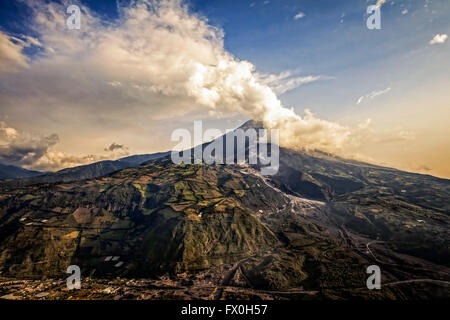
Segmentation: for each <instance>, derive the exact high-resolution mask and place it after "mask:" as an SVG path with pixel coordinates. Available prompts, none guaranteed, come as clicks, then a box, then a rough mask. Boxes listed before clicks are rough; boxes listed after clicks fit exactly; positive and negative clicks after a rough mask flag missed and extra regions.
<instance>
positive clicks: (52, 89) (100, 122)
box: [0, 0, 450, 178]
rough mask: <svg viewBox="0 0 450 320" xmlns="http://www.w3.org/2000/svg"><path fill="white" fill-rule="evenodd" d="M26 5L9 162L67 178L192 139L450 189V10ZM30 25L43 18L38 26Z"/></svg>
mask: <svg viewBox="0 0 450 320" xmlns="http://www.w3.org/2000/svg"><path fill="white" fill-rule="evenodd" d="M372 2H373V3H375V1H367V2H366V1H356V0H355V1H342V2H340V3H336V5H335V6H325V5H323V4H317V3H315V2H314V1H304V2H302V3H301V4H299V3H298V2H296V1H277V2H275V1H270V2H267V1H242V2H239V3H224V2H223V1H208V2H205V1H200V0H198V1H194V0H193V1H189V2H180V1H177V0H164V1H150V0H149V1H144V0H140V1H132V2H127V1H116V2H112V1H96V2H95V4H92V3H89V5H88V4H86V3H84V2H83V1H81V3H77V4H78V5H79V6H80V7H81V8H82V20H81V21H82V22H81V29H80V30H69V29H67V27H66V19H67V17H68V14H66V12H65V10H66V8H67V6H68V5H69V4H72V2H70V3H69V2H66V1H63V2H60V1H57V2H49V3H47V2H45V1H31V0H28V1H12V2H11V3H9V4H7V5H6V4H2V6H5V7H4V10H2V13H1V16H0V18H1V19H0V21H2V22H1V23H0V100H1V104H0V163H4V164H14V165H18V166H23V167H25V168H30V169H37V170H58V169H61V168H65V167H70V166H76V165H81V164H87V163H91V162H95V161H99V160H104V159H117V158H120V157H123V156H126V155H130V154H139V153H152V152H157V151H167V150H170V149H171V148H172V147H173V146H174V145H175V144H176V142H171V141H170V136H171V132H172V131H173V130H174V129H177V128H187V129H192V126H193V121H194V120H203V121H204V123H205V126H206V127H210V128H212V127H214V128H218V129H222V130H224V129H229V128H235V127H237V126H239V125H240V124H241V123H242V122H243V121H245V120H247V119H255V120H261V121H264V122H265V124H266V125H267V126H271V127H277V128H280V134H281V137H280V144H281V145H282V146H287V147H290V148H297V149H304V148H306V149H321V150H324V151H328V152H332V153H334V154H337V155H340V156H344V157H348V158H354V159H357V160H363V161H367V162H371V163H375V164H381V165H386V166H391V167H395V168H399V169H403V170H407V171H414V172H420V173H427V174H432V175H436V176H440V177H446V178H450V139H449V137H450V129H449V125H448V119H449V118H450V117H449V116H450V103H449V102H450V99H449V98H450V97H449V96H450V93H449V90H448V88H449V87H450V80H449V76H448V75H449V74H450V62H449V61H450V59H449V58H450V54H449V43H448V40H447V34H448V33H449V30H450V22H449V19H448V16H449V15H450V3H448V1H445V0H442V1H439V0H427V1H422V0H414V1H407V0H405V1H395V2H394V1H389V0H388V1H386V2H385V3H383V4H382V6H381V12H382V24H383V28H382V30H368V29H367V28H366V23H365V20H366V19H367V14H366V10H365V9H366V7H367V5H369V4H371V3H372ZM27 15H30V16H31V17H32V18H31V19H27V18H26V17H27Z"/></svg>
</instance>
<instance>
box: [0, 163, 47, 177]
mask: <svg viewBox="0 0 450 320" xmlns="http://www.w3.org/2000/svg"><path fill="white" fill-rule="evenodd" d="M42 174H44V172H39V171H32V170H27V169H23V168H20V167H16V166H11V165H4V164H1V163H0V180H3V179H16V178H29V177H36V176H39V175H42Z"/></svg>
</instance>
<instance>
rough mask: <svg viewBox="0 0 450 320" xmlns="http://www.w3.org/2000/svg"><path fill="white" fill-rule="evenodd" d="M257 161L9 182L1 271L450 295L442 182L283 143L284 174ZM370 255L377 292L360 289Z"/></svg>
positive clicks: (274, 290) (225, 289) (0, 233)
mask: <svg viewBox="0 0 450 320" xmlns="http://www.w3.org/2000/svg"><path fill="white" fill-rule="evenodd" d="M247 125H248V124H247ZM259 169H260V168H259V166H258V165H251V166H250V165H248V164H242V165H204V164H196V165H184V164H180V165H175V164H173V163H172V161H171V159H170V156H169V155H167V156H165V157H162V158H159V159H156V160H151V161H148V162H146V163H145V164H143V165H141V166H139V167H133V168H127V169H124V170H120V171H117V172H114V173H111V174H109V175H107V176H103V177H98V178H96V179H91V180H83V181H72V182H65V183H53V184H41V185H36V186H27V187H21V188H16V189H9V190H5V191H3V192H2V193H1V195H0V221H1V224H0V252H1V254H0V271H1V274H2V275H4V276H7V277H13V278H27V277H37V278H39V277H42V276H46V277H56V278H57V277H61V276H64V274H65V269H66V268H67V266H68V265H70V264H77V265H79V266H80V267H81V269H82V272H83V274H84V275H93V276H94V277H96V278H98V279H103V278H111V277H117V276H121V277H127V278H151V279H155V278H156V279H157V278H158V277H159V276H161V275H165V274H168V275H170V276H171V279H173V280H172V281H181V282H183V281H185V280H186V279H189V283H191V284H190V285H189V288H185V289H183V290H185V291H186V290H187V292H189V293H190V294H191V295H193V296H194V297H197V298H199V297H204V296H202V295H200V293H198V294H199V295H198V296H197V293H196V292H203V291H202V290H206V289H205V283H209V285H210V286H212V287H213V288H216V290H215V291H214V292H211V293H210V294H209V297H212V298H216V299H218V298H227V297H230V298H233V297H234V298H236V297H237V298H242V297H246V294H248V293H245V294H244V293H242V292H244V291H245V292H252V294H256V293H257V294H260V295H262V294H267V292H270V295H271V297H272V298H277V299H279V298H283V297H288V298H294V297H296V298H299V297H308V298H318V299H320V298H332V299H340V298H354V297H358V298H361V297H363V298H389V299H405V298H414V297H416V298H417V297H421V298H431V297H433V298H442V297H448V291H446V290H445V288H446V287H448V284H449V280H450V269H449V266H450V261H449V260H448V257H449V256H450V254H449V253H450V252H449V243H450V234H449V228H448V227H449V224H450V217H449V210H448V208H449V200H448V199H449V183H450V182H449V181H448V180H445V179H438V178H434V177H431V176H425V175H417V174H412V173H407V172H402V171H398V170H394V169H389V168H383V167H378V166H373V165H370V164H366V163H360V162H356V161H350V160H345V159H340V158H337V157H333V156H331V155H327V154H323V153H320V152H305V151H294V150H287V149H284V148H281V149H280V170H279V172H278V174H276V175H274V176H267V177H263V176H261V175H260V173H259ZM372 264H376V265H378V266H380V268H381V270H382V274H383V280H382V281H383V287H382V290H380V291H370V290H367V288H366V279H367V274H366V268H367V266H369V265H372ZM99 281H100V280H99ZM155 281H156V280H155ZM181 282H180V283H181ZM384 284H386V285H384ZM168 290H169V289H168ZM170 290H171V289H170ZM197 290H198V291H197ZM249 290H250V291H249ZM165 292H166V293H165V294H167V291H165Z"/></svg>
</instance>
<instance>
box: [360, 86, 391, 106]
mask: <svg viewBox="0 0 450 320" xmlns="http://www.w3.org/2000/svg"><path fill="white" fill-rule="evenodd" d="M389 91H391V87H388V88H386V89H384V90H379V91H372V92H370V93H368V94H366V95H364V96H361V97H359V98H358V100H357V101H356V104H357V105H358V104H361V103H362V102H363V101H364V100H367V99H369V100H372V99H374V98H376V97H378V96H381V95H383V94H385V93H388V92H389Z"/></svg>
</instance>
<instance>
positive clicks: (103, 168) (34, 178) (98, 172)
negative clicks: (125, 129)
mask: <svg viewBox="0 0 450 320" xmlns="http://www.w3.org/2000/svg"><path fill="white" fill-rule="evenodd" d="M168 154H170V152H158V153H152V154H141V155H133V156H129V157H125V158H121V159H118V160H105V161H99V162H95V163H91V164H87V165H83V166H78V167H73V168H66V169H62V170H59V171H57V172H49V173H42V172H37V171H28V170H25V169H22V168H18V167H14V168H16V169H18V170H23V171H24V174H23V175H22V176H18V175H13V174H11V173H10V174H9V176H6V175H5V177H4V178H2V179H14V180H8V181H4V182H2V183H0V188H15V187H23V186H29V185H35V184H40V183H55V182H70V181H78V180H85V179H92V178H96V177H101V176H104V175H107V174H110V173H112V172H115V171H118V170H122V169H126V168H131V167H135V166H138V165H140V164H141V163H144V162H146V161H150V160H155V159H158V158H161V157H164V156H167V155H168ZM5 172H7V173H8V172H9V171H8V170H5ZM26 172H28V173H29V174H28V175H25V173H26ZM1 173H3V170H1V167H0V174H1ZM33 173H34V175H33ZM0 177H1V176H0ZM17 178H21V179H17Z"/></svg>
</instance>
